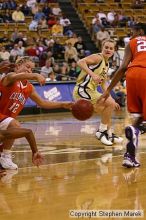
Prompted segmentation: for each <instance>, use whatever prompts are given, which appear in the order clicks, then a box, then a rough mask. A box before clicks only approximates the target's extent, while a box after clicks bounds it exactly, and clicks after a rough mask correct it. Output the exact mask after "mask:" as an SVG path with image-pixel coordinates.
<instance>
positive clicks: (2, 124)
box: [0, 57, 72, 169]
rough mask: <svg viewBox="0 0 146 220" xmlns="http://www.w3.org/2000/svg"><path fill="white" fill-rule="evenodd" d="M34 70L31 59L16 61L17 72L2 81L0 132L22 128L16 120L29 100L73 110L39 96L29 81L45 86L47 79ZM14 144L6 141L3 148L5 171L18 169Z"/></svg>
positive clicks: (44, 105) (2, 158) (0, 90)
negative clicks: (12, 157) (13, 160)
mask: <svg viewBox="0 0 146 220" xmlns="http://www.w3.org/2000/svg"><path fill="white" fill-rule="evenodd" d="M32 68H34V63H33V62H32V61H31V60H30V58H29V57H23V58H20V59H18V60H17V61H16V67H15V72H13V73H9V74H7V75H5V76H4V77H3V78H2V79H1V80H0V113H1V114H0V130H6V129H10V128H18V127H20V123H19V122H18V121H17V120H16V119H15V118H16V116H17V115H18V114H19V113H20V111H21V110H22V109H23V107H24V104H25V102H26V100H27V99H28V98H31V99H32V100H33V101H34V102H35V103H36V104H37V105H38V106H40V107H42V108H46V109H55V108H65V109H71V106H72V102H49V101H46V100H43V99H42V98H41V97H40V96H39V95H38V94H37V92H36V90H35V88H34V86H33V85H32V84H31V83H30V82H28V80H36V81H38V82H39V83H40V84H41V85H43V84H44V83H45V79H44V77H43V76H41V75H40V74H37V73H32ZM13 142H14V139H9V140H4V141H3V145H2V146H1V147H2V149H1V151H2V153H1V157H0V164H1V166H2V167H3V168H5V169H17V168H18V166H17V165H16V164H15V163H13V162H12V159H11V151H10V150H11V147H12V145H13Z"/></svg>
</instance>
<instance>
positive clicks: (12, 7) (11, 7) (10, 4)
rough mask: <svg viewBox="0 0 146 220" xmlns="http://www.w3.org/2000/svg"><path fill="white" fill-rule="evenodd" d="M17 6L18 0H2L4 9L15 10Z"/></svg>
mask: <svg viewBox="0 0 146 220" xmlns="http://www.w3.org/2000/svg"><path fill="white" fill-rule="evenodd" d="M16 7H17V4H16V1H13V0H7V1H3V2H2V9H5V10H6V9H9V10H15V9H16Z"/></svg>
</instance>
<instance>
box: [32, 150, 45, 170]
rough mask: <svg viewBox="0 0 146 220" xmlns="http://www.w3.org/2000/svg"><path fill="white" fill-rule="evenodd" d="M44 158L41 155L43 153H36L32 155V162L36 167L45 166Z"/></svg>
mask: <svg viewBox="0 0 146 220" xmlns="http://www.w3.org/2000/svg"><path fill="white" fill-rule="evenodd" d="M43 161H44V157H43V156H42V155H41V153H39V152H36V153H34V154H33V155H32V162H33V164H34V165H35V166H37V167H38V166H40V165H42V164H43Z"/></svg>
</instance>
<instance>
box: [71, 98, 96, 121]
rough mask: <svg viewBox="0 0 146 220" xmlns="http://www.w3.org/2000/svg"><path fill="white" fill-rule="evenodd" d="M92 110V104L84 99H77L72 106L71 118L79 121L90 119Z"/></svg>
mask: <svg viewBox="0 0 146 220" xmlns="http://www.w3.org/2000/svg"><path fill="white" fill-rule="evenodd" d="M93 110H94V109H93V105H92V103H91V102H90V101H88V100H86V99H79V100H77V101H76V102H75V103H74V104H73V106H72V114H73V116H74V117H75V118H76V119H78V120H80V121H84V120H87V119H88V118H90V117H91V116H92V115H93Z"/></svg>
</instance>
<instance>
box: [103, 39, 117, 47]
mask: <svg viewBox="0 0 146 220" xmlns="http://www.w3.org/2000/svg"><path fill="white" fill-rule="evenodd" d="M107 42H109V43H113V44H114V47H115V46H116V42H115V41H114V40H112V39H109V40H104V41H103V42H102V44H101V45H102V48H103V46H104V45H105V43H107Z"/></svg>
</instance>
